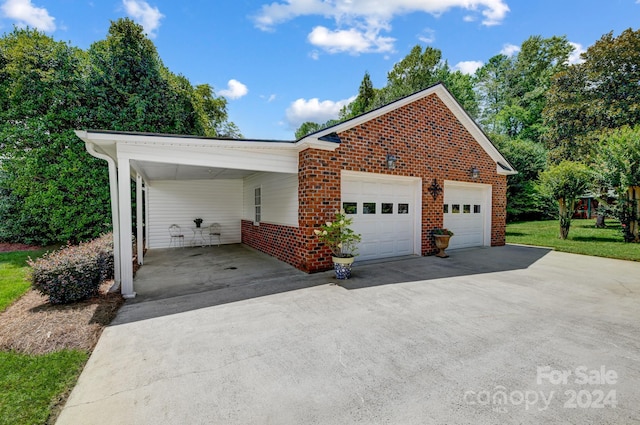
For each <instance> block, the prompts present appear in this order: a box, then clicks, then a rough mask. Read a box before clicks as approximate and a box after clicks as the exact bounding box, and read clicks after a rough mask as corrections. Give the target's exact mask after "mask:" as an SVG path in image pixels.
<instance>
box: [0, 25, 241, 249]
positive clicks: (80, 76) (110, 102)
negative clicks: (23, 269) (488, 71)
mask: <svg viewBox="0 0 640 425" xmlns="http://www.w3.org/2000/svg"><path fill="white" fill-rule="evenodd" d="M81 128H95V129H107V130H122V131H146V132H158V133H183V134H194V135H202V136H226V137H240V132H239V130H238V128H237V127H236V126H235V125H234V124H233V123H231V122H230V121H229V120H228V116H227V112H226V100H225V99H224V98H221V97H218V96H216V95H215V93H214V92H213V89H212V88H211V87H210V86H207V85H202V86H198V87H196V88H194V87H193V86H192V85H191V83H190V82H189V81H188V80H187V79H186V78H185V77H184V76H181V75H175V74H173V73H171V72H170V71H169V70H168V69H167V68H166V67H165V66H164V65H163V64H162V61H161V60H160V58H159V56H158V54H157V51H156V49H155V46H154V45H153V43H152V42H151V41H150V40H149V39H148V38H147V37H146V36H145V35H144V33H143V30H142V27H141V26H139V25H137V24H135V23H133V22H132V21H131V20H129V19H121V20H118V21H116V22H113V23H112V25H111V27H110V29H109V33H108V35H107V37H106V39H105V40H101V41H98V42H96V43H94V44H92V46H91V47H90V49H89V51H88V52H84V51H82V50H80V49H77V48H74V47H71V46H69V45H68V44H67V43H64V42H58V41H55V40H53V39H52V38H51V37H48V36H46V35H44V34H43V33H40V32H38V31H36V30H30V29H15V30H14V31H13V32H11V33H9V34H6V35H4V36H3V37H1V38H0V239H2V240H7V241H15V242H28V243H36V244H49V243H51V242H65V241H72V242H76V241H80V240H85V239H90V238H93V237H95V236H98V235H99V234H100V233H103V232H105V231H107V230H109V229H110V227H111V223H110V214H109V200H110V197H109V185H108V176H107V167H106V164H105V163H104V161H101V160H98V159H96V158H93V157H92V156H90V155H89V154H88V153H87V152H86V150H85V147H84V144H83V142H82V141H81V140H80V139H78V138H77V137H76V136H75V134H74V132H73V130H75V129H81Z"/></svg>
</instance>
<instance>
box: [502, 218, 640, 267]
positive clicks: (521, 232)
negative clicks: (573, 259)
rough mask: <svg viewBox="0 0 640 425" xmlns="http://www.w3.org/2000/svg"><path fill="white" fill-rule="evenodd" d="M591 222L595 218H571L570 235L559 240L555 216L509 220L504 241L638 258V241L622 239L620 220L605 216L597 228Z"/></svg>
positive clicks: (559, 249)
mask: <svg viewBox="0 0 640 425" xmlns="http://www.w3.org/2000/svg"><path fill="white" fill-rule="evenodd" d="M594 224H595V220H574V221H572V222H571V230H570V231H569V238H568V239H566V240H562V239H560V238H558V234H559V224H558V221H557V220H551V221H525V222H517V223H509V224H507V243H518V244H524V245H536V246H545V247H549V248H554V249H555V250H557V251H563V252H572V253H575V254H584V255H593V256H597V257H608V258H618V259H621V260H632V261H640V244H637V243H625V242H623V240H622V233H621V232H620V223H619V222H616V221H613V220H608V221H607V227H606V228H604V229H596V227H595V225H594Z"/></svg>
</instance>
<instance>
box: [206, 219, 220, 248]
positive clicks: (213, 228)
mask: <svg viewBox="0 0 640 425" xmlns="http://www.w3.org/2000/svg"><path fill="white" fill-rule="evenodd" d="M221 235H222V233H221V231H220V223H213V224H211V225H209V245H213V238H214V237H217V238H218V246H220V236H221Z"/></svg>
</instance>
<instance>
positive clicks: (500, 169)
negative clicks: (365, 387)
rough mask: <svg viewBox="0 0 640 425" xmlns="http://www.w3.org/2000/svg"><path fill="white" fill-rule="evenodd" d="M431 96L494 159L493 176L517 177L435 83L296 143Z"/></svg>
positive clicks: (317, 138) (486, 138)
mask: <svg viewBox="0 0 640 425" xmlns="http://www.w3.org/2000/svg"><path fill="white" fill-rule="evenodd" d="M432 94H435V95H437V96H438V97H439V98H440V100H441V101H442V102H443V103H444V104H445V105H446V106H447V107H448V108H449V110H450V111H451V112H452V113H453V114H454V115H455V117H456V118H457V119H458V120H459V121H460V122H461V123H462V125H463V126H464V127H465V128H466V129H467V131H468V132H469V133H470V134H471V135H472V136H473V138H474V139H476V141H477V142H478V144H480V146H481V147H482V148H483V149H484V151H485V152H486V153H487V155H489V156H490V157H491V159H493V160H494V162H495V163H496V173H498V174H503V175H513V174H518V172H517V171H515V167H513V165H511V164H510V163H509V161H508V160H507V159H506V158H505V157H504V156H503V155H502V154H501V153H500V152H499V151H498V149H497V148H496V147H495V145H494V144H493V143H492V142H491V140H489V137H487V135H486V134H485V133H484V131H482V129H481V128H480V126H479V125H478V124H477V123H476V122H475V121H474V120H473V119H472V118H471V116H470V115H469V114H468V113H467V111H465V110H464V108H463V107H462V106H461V105H460V103H459V102H458V101H457V100H456V98H455V97H453V95H452V94H451V92H449V90H447V88H446V87H445V86H444V84H442V83H437V84H435V85H433V86H431V87H428V88H426V89H424V90H422V91H419V92H417V93H414V94H412V95H409V96H406V97H403V98H401V99H398V100H396V101H395V102H392V103H389V104H387V105H384V106H381V107H379V108H377V109H374V110H372V111H369V112H366V113H364V114H361V115H358V116H357V117H354V118H351V119H349V120H347V121H344V122H341V123H338V124H335V125H332V126H331V127H327V128H323V129H322V130H318V131H316V132H314V133H311V134H308V135H306V136H305V137H303V138H302V139H300V140H299V142H304V141H315V140H326V139H327V138H328V137H331V135H332V134H339V133H342V132H344V131H347V130H350V129H351V128H353V127H356V126H358V125H361V124H364V123H365V122H367V121H371V120H373V119H375V118H378V117H380V116H382V115H385V114H387V113H389V112H391V111H394V110H396V109H398V108H402V107H403V106H406V105H408V104H410V103H413V102H415V101H417V100H419V99H422V98H425V97H427V96H430V95H432ZM505 164H506V166H505Z"/></svg>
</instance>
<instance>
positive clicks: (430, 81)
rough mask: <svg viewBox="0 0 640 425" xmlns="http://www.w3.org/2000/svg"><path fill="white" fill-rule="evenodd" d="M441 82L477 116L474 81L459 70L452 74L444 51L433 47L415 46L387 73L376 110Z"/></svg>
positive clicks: (465, 107) (466, 108)
mask: <svg viewBox="0 0 640 425" xmlns="http://www.w3.org/2000/svg"><path fill="white" fill-rule="evenodd" d="M438 82H442V83H444V84H445V86H446V87H447V88H448V89H449V91H450V92H451V94H453V96H454V97H455V98H456V99H457V100H458V102H460V104H461V105H462V107H463V108H464V109H465V110H466V111H467V112H468V113H469V114H471V116H476V114H477V112H478V104H477V101H476V95H475V92H474V90H473V79H472V77H471V76H470V75H466V74H463V73H461V72H460V71H452V70H451V68H450V67H449V65H448V63H447V62H446V61H443V59H442V52H441V51H440V50H438V49H434V48H433V47H429V46H427V47H425V48H424V50H423V48H422V47H421V46H420V45H416V46H414V47H413V48H412V49H411V51H410V52H409V54H408V55H407V56H405V57H404V58H403V59H402V60H401V61H399V62H398V63H396V64H395V65H394V66H393V68H392V69H391V71H389V73H388V74H387V85H386V86H385V87H383V88H382V89H380V90H378V92H377V96H376V99H375V101H374V104H373V107H372V108H371V109H373V108H375V107H379V106H382V105H386V104H388V103H391V102H393V101H394V100H397V99H400V98H402V97H405V96H409V95H411V94H413V93H416V92H418V91H420V90H424V89H426V88H428V87H430V86H432V85H434V84H436V83H438Z"/></svg>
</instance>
